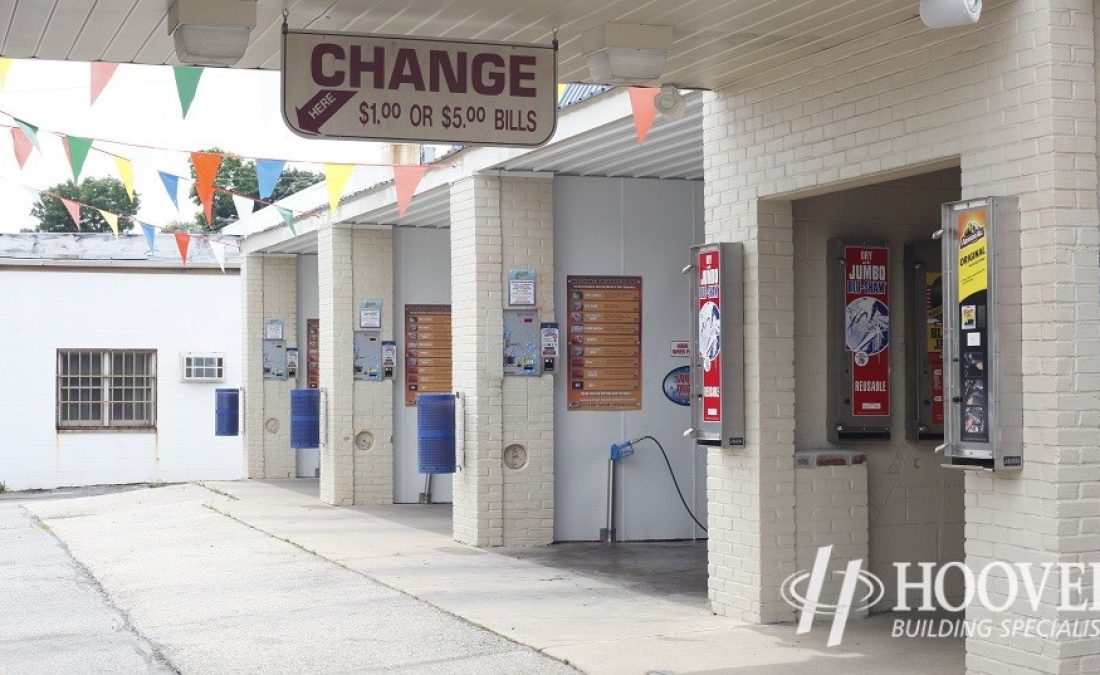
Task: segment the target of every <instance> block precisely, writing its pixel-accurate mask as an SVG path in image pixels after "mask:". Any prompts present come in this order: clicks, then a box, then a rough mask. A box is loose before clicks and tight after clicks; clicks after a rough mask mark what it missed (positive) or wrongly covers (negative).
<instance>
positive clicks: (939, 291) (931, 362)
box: [924, 272, 943, 426]
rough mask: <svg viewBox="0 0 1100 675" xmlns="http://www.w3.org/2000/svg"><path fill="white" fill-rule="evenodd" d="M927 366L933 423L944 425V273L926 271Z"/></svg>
mask: <svg viewBox="0 0 1100 675" xmlns="http://www.w3.org/2000/svg"><path fill="white" fill-rule="evenodd" d="M924 308H925V313H926V315H927V319H926V323H925V331H926V335H925V338H926V339H927V341H928V343H927V349H926V351H927V359H928V363H927V367H928V372H929V373H931V374H932V399H931V401H932V424H935V425H937V426H943V273H942V272H925V274H924Z"/></svg>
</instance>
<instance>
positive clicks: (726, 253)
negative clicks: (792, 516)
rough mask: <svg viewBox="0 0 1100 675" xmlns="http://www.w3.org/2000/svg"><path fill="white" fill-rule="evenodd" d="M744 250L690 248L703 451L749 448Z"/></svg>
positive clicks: (696, 431) (695, 434) (697, 430)
mask: <svg viewBox="0 0 1100 675" xmlns="http://www.w3.org/2000/svg"><path fill="white" fill-rule="evenodd" d="M742 250H743V249H742V246H741V244H739V243H736V242H722V243H717V244H704V245H701V246H693V247H692V248H691V264H690V265H688V267H686V268H685V269H684V271H685V272H690V273H691V278H692V283H691V298H692V315H693V320H692V322H691V324H692V330H691V340H692V350H691V424H692V426H691V428H690V429H688V430H687V431H686V432H685V433H684V435H685V436H687V437H689V438H692V439H694V440H695V441H696V442H697V443H698V444H700V445H715V446H723V447H726V446H744V445H745V294H744V281H743V265H744V263H743V262H742V259H743V253H742Z"/></svg>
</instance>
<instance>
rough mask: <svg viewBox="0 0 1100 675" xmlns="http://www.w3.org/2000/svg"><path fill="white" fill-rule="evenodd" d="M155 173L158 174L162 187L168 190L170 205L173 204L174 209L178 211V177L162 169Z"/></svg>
mask: <svg viewBox="0 0 1100 675" xmlns="http://www.w3.org/2000/svg"><path fill="white" fill-rule="evenodd" d="M157 173H159V174H160V182H161V183H163V184H164V189H165V191H166V192H168V198H169V199H171V200H172V206H175V207H176V210H177V211H179V208H180V205H179V200H178V198H177V197H178V195H179V189H180V177H179V176H177V175H175V174H171V173H164V172H163V171H158V172H157Z"/></svg>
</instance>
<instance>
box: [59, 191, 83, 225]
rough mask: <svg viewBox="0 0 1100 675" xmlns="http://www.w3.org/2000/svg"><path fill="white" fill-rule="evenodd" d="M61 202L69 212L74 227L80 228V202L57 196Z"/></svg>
mask: <svg viewBox="0 0 1100 675" xmlns="http://www.w3.org/2000/svg"><path fill="white" fill-rule="evenodd" d="M58 199H60V200H61V203H62V204H63V205H64V206H65V210H66V211H68V212H69V217H70V218H72V219H73V223H74V224H75V225H76V229H78V230H79V229H80V204H78V203H76V202H74V201H73V200H71V199H65V198H64V197H58Z"/></svg>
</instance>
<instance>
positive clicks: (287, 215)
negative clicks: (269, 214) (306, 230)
mask: <svg viewBox="0 0 1100 675" xmlns="http://www.w3.org/2000/svg"><path fill="white" fill-rule="evenodd" d="M275 210H276V211H278V212H279V215H280V216H282V217H283V222H284V223H286V226H287V229H289V230H290V233H291V234H293V235H294V236H295V237H297V236H298V230H296V229H294V214H293V213H291V211H290V209H284V208H283V207H281V206H276V207H275Z"/></svg>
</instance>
